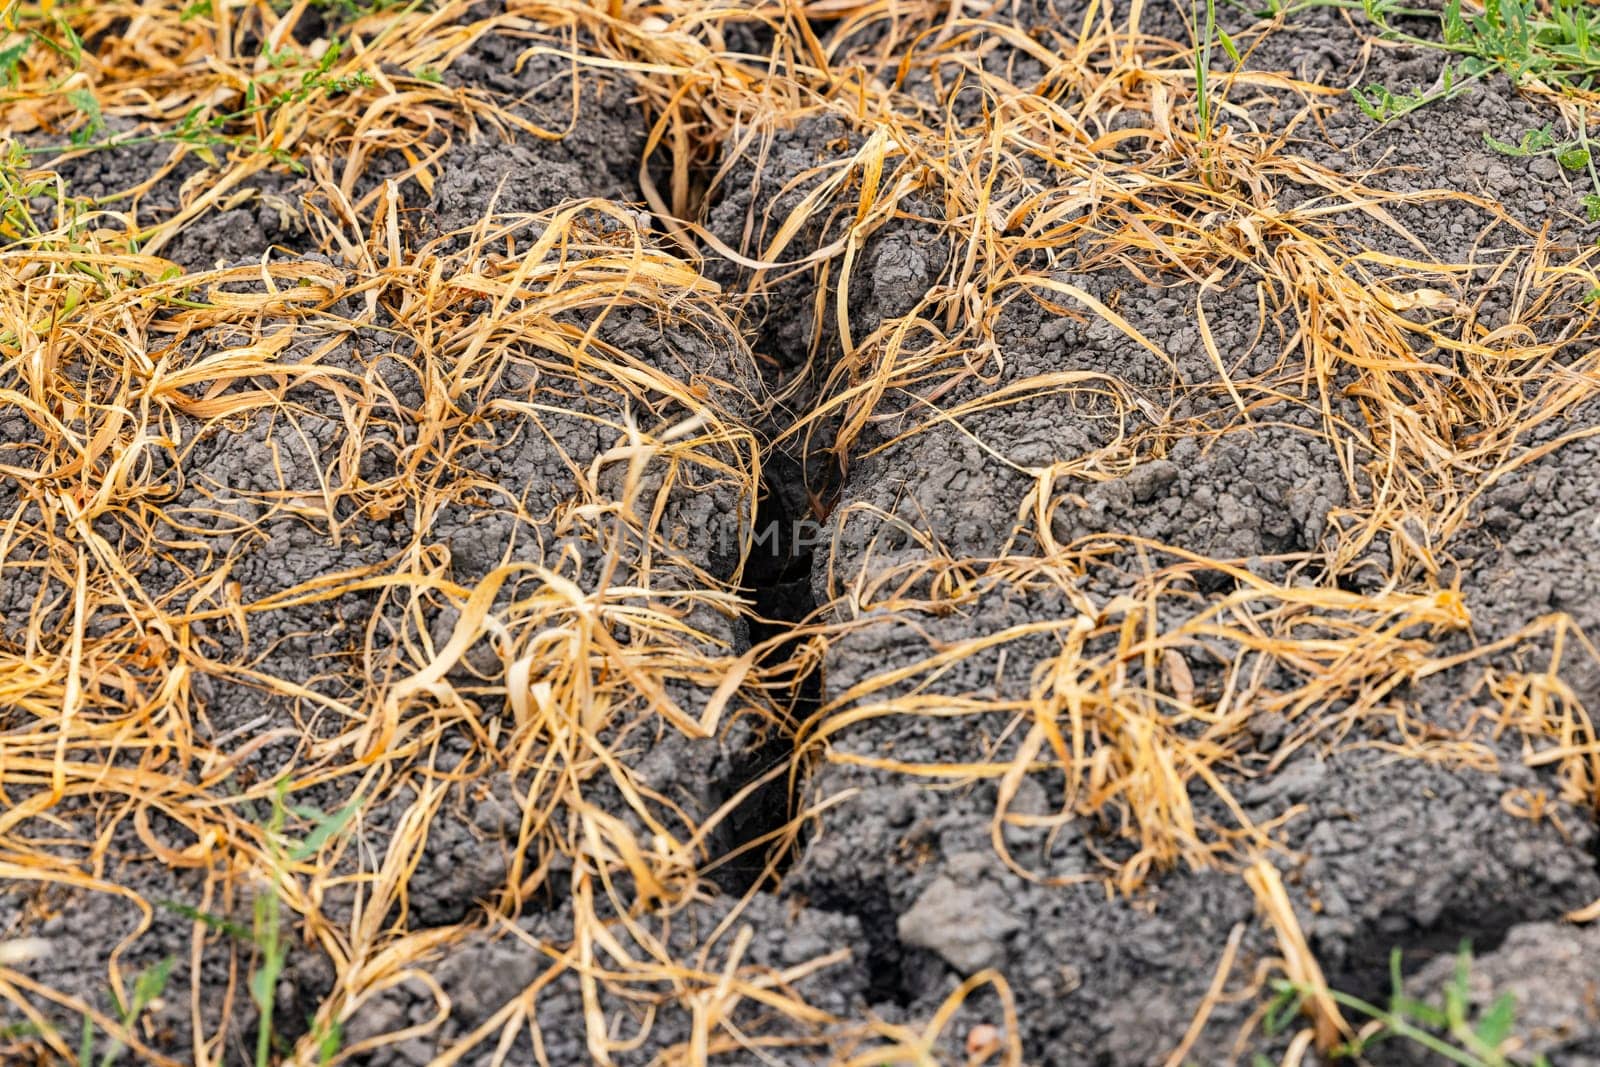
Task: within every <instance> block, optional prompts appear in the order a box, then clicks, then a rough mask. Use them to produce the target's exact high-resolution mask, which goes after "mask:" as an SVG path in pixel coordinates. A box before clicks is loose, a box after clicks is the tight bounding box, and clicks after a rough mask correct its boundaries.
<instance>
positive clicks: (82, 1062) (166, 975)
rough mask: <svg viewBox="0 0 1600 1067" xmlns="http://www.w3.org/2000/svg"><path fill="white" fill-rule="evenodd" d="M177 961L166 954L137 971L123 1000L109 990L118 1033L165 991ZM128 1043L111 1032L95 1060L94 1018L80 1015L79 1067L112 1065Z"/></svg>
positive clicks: (130, 1029)
mask: <svg viewBox="0 0 1600 1067" xmlns="http://www.w3.org/2000/svg"><path fill="white" fill-rule="evenodd" d="M176 962H177V961H176V960H175V959H174V958H173V957H171V956H167V957H166V958H164V959H162V960H161V961H160V962H158V963H153V964H151V965H150V966H149V967H146V968H145V969H144V970H142V971H140V972H139V974H138V975H137V976H136V977H135V978H134V980H133V994H132V995H131V996H130V997H129V998H128V1002H127V1003H126V1004H124V1003H123V1002H122V998H121V997H120V996H118V995H117V991H116V990H115V989H113V990H112V991H111V1002H112V1006H113V1008H114V1010H115V1012H116V1016H117V1022H118V1023H119V1024H121V1030H120V1032H121V1033H124V1034H131V1033H132V1032H133V1028H134V1027H135V1026H136V1025H138V1022H139V1019H140V1017H141V1016H143V1015H144V1013H145V1011H146V1010H147V1009H148V1008H149V1007H150V1005H152V1004H154V1003H155V1002H156V1001H157V1000H158V999H159V998H160V996H161V994H162V993H164V992H166V989H167V982H168V981H169V980H170V979H171V978H172V968H173V965H174V964H175V963H176ZM127 1048H128V1046H127V1044H126V1043H125V1042H124V1041H123V1040H122V1038H121V1037H118V1036H116V1035H112V1036H111V1038H110V1039H109V1040H108V1041H107V1043H106V1047H105V1051H103V1052H101V1053H100V1058H99V1060H98V1061H96V1060H95V1058H94V1020H92V1019H90V1018H89V1016H87V1015H85V1016H84V1017H83V1029H82V1031H81V1033H80V1034H79V1037H78V1064H79V1067H96V1064H97V1063H98V1067H112V1065H113V1064H115V1063H116V1062H117V1061H118V1060H120V1059H121V1058H122V1054H123V1053H124V1052H126V1051H127Z"/></svg>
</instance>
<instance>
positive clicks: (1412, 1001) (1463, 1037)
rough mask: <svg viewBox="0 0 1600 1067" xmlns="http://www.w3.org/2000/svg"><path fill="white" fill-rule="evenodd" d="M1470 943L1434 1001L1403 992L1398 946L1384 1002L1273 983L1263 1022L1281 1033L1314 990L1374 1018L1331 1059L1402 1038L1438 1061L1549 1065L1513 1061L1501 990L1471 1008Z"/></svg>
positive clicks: (1479, 1066) (1509, 1011)
mask: <svg viewBox="0 0 1600 1067" xmlns="http://www.w3.org/2000/svg"><path fill="white" fill-rule="evenodd" d="M1471 978H1472V947H1471V945H1470V944H1469V943H1467V942H1462V944H1461V948H1460V950H1459V951H1458V952H1457V954H1456V961H1455V971H1454V973H1453V974H1452V976H1451V979H1450V981H1449V983H1447V984H1446V986H1445V988H1444V991H1443V994H1442V999H1441V1001H1440V1002H1438V1003H1430V1002H1428V1001H1423V1000H1418V999H1416V998H1415V997H1412V996H1409V995H1407V993H1406V991H1405V979H1404V975H1403V974H1402V971H1401V957H1400V950H1399V949H1395V950H1394V952H1392V953H1391V954H1390V956H1389V982H1390V987H1391V992H1390V994H1389V1004H1388V1007H1386V1008H1385V1007H1379V1006H1378V1005H1376V1004H1372V1003H1370V1002H1368V1001H1365V1000H1362V999H1361V998H1360V997H1356V996H1352V995H1350V994H1349V993H1342V992H1339V991H1337V990H1313V989H1310V988H1307V987H1305V986H1302V985H1297V984H1296V983H1294V982H1289V981H1278V982H1276V983H1274V990H1275V993H1276V996H1275V997H1274V998H1273V1001H1272V1003H1271V1004H1270V1005H1269V1006H1268V1009H1267V1013H1266V1018H1265V1022H1264V1026H1265V1028H1266V1030H1267V1032H1268V1033H1269V1034H1272V1033H1282V1032H1283V1031H1284V1030H1286V1029H1287V1028H1288V1027H1289V1026H1290V1025H1291V1024H1292V1023H1293V1021H1294V1019H1295V1018H1296V1017H1297V1016H1298V1015H1299V1014H1300V1012H1301V1009H1302V1008H1303V1007H1304V1005H1305V1003H1306V1001H1307V1000H1308V999H1309V998H1311V997H1312V996H1314V995H1322V996H1326V997H1328V998H1330V999H1332V1000H1333V1002H1334V1003H1336V1004H1338V1005H1339V1006H1340V1007H1341V1008H1343V1009H1345V1010H1346V1011H1349V1012H1352V1013H1355V1014H1357V1015H1361V1016H1364V1017H1366V1018H1367V1019H1370V1020H1372V1021H1373V1022H1376V1023H1377V1024H1378V1026H1377V1027H1376V1029H1373V1030H1368V1031H1365V1032H1364V1034H1363V1036H1361V1037H1357V1038H1354V1039H1352V1040H1351V1041H1349V1042H1348V1043H1346V1044H1344V1045H1342V1046H1339V1047H1337V1048H1335V1049H1333V1050H1332V1052H1331V1055H1332V1057H1333V1058H1334V1059H1360V1058H1361V1057H1363V1056H1364V1055H1365V1054H1366V1053H1367V1051H1368V1050H1370V1049H1371V1048H1372V1047H1373V1046H1374V1045H1376V1044H1378V1043H1379V1042H1381V1041H1388V1040H1402V1041H1410V1042H1412V1043H1413V1044H1416V1045H1418V1046H1420V1047H1421V1048H1424V1049H1427V1050H1428V1051H1429V1052H1432V1053H1433V1054H1434V1055H1436V1056H1437V1057H1439V1059H1438V1062H1440V1063H1452V1064H1457V1065H1458V1067H1517V1065H1531V1067H1550V1063H1549V1061H1548V1060H1547V1059H1546V1058H1545V1057H1543V1056H1537V1057H1534V1058H1533V1059H1531V1060H1529V1059H1518V1060H1516V1061H1513V1060H1512V1059H1510V1058H1509V1055H1508V1053H1507V1052H1506V1051H1505V1048H1506V1046H1507V1044H1508V1043H1509V1042H1510V1040H1511V1038H1512V1036H1513V1034H1514V1031H1515V1029H1516V1019H1517V1005H1516V1000H1515V998H1513V997H1512V996H1511V995H1510V994H1509V993H1503V994H1501V995H1500V996H1499V997H1497V998H1495V1000H1494V1002H1493V1003H1492V1004H1490V1005H1489V1007H1488V1008H1487V1009H1486V1010H1484V1011H1483V1012H1481V1013H1479V1014H1478V1015H1477V1017H1476V1018H1474V1017H1473V1013H1472V995H1471Z"/></svg>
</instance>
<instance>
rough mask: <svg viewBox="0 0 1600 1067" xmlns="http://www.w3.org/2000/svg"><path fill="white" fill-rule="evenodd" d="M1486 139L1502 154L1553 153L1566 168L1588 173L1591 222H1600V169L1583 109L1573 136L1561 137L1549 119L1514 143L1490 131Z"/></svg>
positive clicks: (1586, 202)
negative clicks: (1595, 158)
mask: <svg viewBox="0 0 1600 1067" xmlns="http://www.w3.org/2000/svg"><path fill="white" fill-rule="evenodd" d="M1483 140H1484V143H1485V144H1487V145H1488V146H1489V147H1490V148H1492V149H1494V150H1495V151H1496V152H1499V153H1500V154H1501V155H1506V156H1513V157H1516V158H1519V159H1529V158H1534V157H1540V156H1549V157H1550V158H1552V159H1554V160H1555V161H1556V162H1557V163H1558V164H1560V165H1561V167H1562V168H1563V169H1565V170H1570V171H1581V172H1583V173H1585V174H1587V175H1588V178H1589V186H1590V192H1589V193H1587V194H1586V195H1585V196H1584V198H1583V205H1584V211H1585V213H1586V214H1587V215H1588V219H1589V221H1590V222H1600V170H1597V169H1596V167H1595V161H1594V153H1593V152H1592V151H1591V150H1590V147H1589V133H1588V116H1587V115H1586V114H1584V113H1583V112H1582V111H1580V112H1579V119H1578V135H1577V136H1576V137H1574V138H1572V139H1571V140H1566V141H1563V140H1559V139H1558V138H1557V137H1556V135H1555V132H1554V129H1553V127H1552V126H1551V125H1550V124H1548V123H1547V124H1545V125H1544V126H1542V127H1540V128H1539V129H1536V130H1527V131H1524V133H1523V134H1522V137H1521V139H1520V140H1518V141H1517V142H1516V143H1514V144H1513V143H1511V142H1508V141H1502V140H1499V139H1498V138H1496V137H1492V136H1490V135H1489V134H1487V133H1486V134H1484V135H1483Z"/></svg>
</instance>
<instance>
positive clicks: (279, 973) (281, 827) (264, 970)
mask: <svg viewBox="0 0 1600 1067" xmlns="http://www.w3.org/2000/svg"><path fill="white" fill-rule="evenodd" d="M288 795H289V780H288V779H287V778H280V779H279V780H278V781H277V782H276V783H275V784H274V786H273V792H272V806H271V808H270V809H269V811H268V813H267V816H266V819H265V822H264V824H263V826H262V831H263V835H262V836H263V838H264V840H265V841H266V845H267V857H268V871H267V879H266V884H265V886H264V887H263V889H262V891H261V892H258V893H257V894H256V895H255V897H254V899H253V900H252V901H251V910H250V925H249V926H248V927H246V926H244V925H243V924H241V923H237V922H234V921H233V920H231V919H228V918H225V917H223V916H220V915H214V914H212V913H210V912H205V911H201V910H200V909H198V908H195V907H192V906H190V905H188V904H184V903H182V902H180V901H175V900H165V901H162V902H161V907H163V908H165V909H166V910H168V911H171V912H173V913H174V914H177V915H181V916H183V917H184V918H186V919H189V920H191V921H194V922H200V923H203V924H205V925H206V926H207V927H209V928H210V929H212V930H214V931H216V932H217V933H220V934H225V935H227V936H228V937H231V938H233V939H235V940H236V941H239V942H241V943H244V944H248V945H250V946H252V947H253V949H254V950H255V960H254V962H253V964H252V966H251V969H250V976H249V982H248V988H249V991H250V999H251V1001H252V1003H254V1004H255V1006H256V1011H257V1013H258V1015H259V1021H258V1029H257V1031H256V1048H255V1064H256V1067H268V1065H269V1064H270V1063H271V1062H272V1056H273V1053H274V1051H275V1047H274V1046H275V1044H276V1035H275V1034H274V1028H273V1014H274V1012H275V1009H276V1001H277V989H278V980H279V979H280V978H281V977H283V968H284V965H285V963H286V962H287V960H288V954H289V946H288V942H287V940H286V939H285V937H284V930H283V926H282V922H283V920H282V913H283V905H282V896H283V894H282V885H283V882H284V879H286V878H288V877H289V866H290V864H294V863H301V862H304V861H305V860H308V859H311V858H312V857H314V856H315V855H316V854H317V853H319V852H321V851H322V849H323V847H324V846H326V845H327V844H328V843H329V842H330V841H332V840H334V839H335V838H336V837H338V836H339V835H340V834H342V833H343V832H344V830H345V828H346V827H347V826H349V824H350V820H351V819H352V818H354V817H355V814H356V812H357V811H359V810H360V809H361V803H362V798H361V797H360V796H356V797H354V798H352V799H351V800H350V801H349V802H348V803H347V804H345V805H344V806H343V807H342V808H340V809H339V810H338V811H335V812H331V813H329V812H323V811H321V810H319V809H316V808H309V807H297V806H293V805H290V804H289V803H288ZM291 815H292V816H294V817H296V818H298V819H302V820H305V822H306V823H307V826H308V829H307V832H306V834H305V836H304V837H302V838H300V839H299V840H298V841H296V840H293V839H292V838H291V837H290V836H289V835H288V834H287V833H285V827H286V826H287V825H288V822H289V817H290V816H291ZM314 1040H315V1042H316V1048H317V1062H318V1063H322V1064H325V1063H330V1062H332V1060H333V1058H334V1056H336V1055H337V1054H338V1052H339V1048H340V1045H341V1043H342V1041H343V1033H342V1032H341V1028H340V1027H339V1025H338V1023H337V1022H335V1023H333V1024H331V1025H329V1026H325V1027H320V1028H319V1029H318V1030H317V1031H316V1032H315V1038H314Z"/></svg>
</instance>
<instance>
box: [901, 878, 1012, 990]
mask: <svg viewBox="0 0 1600 1067" xmlns="http://www.w3.org/2000/svg"><path fill="white" fill-rule="evenodd" d="M994 863H995V860H994V857H993V856H990V855H984V854H982V853H976V852H968V853H964V854H961V855H957V856H952V857H951V859H950V865H949V873H948V874H941V875H939V877H937V878H935V879H934V880H933V881H932V882H930V883H928V888H926V889H924V890H923V891H922V894H921V895H920V896H918V897H917V899H916V900H915V901H914V902H913V903H912V905H911V908H910V909H909V910H908V911H907V912H906V913H905V914H904V915H901V916H900V918H899V920H898V922H897V923H896V930H897V932H898V933H899V935H900V941H901V942H902V943H903V944H906V945H911V946H913V947H915V948H923V949H927V950H928V951H930V952H934V953H937V954H938V955H939V956H940V957H941V958H942V959H943V960H944V961H945V962H946V963H948V964H950V966H952V967H954V968H955V969H956V970H958V971H960V972H961V973H962V974H964V975H970V974H974V973H976V972H978V971H981V970H983V969H984V968H985V967H998V966H999V965H1000V964H1002V963H1003V962H1005V957H1006V938H1008V937H1010V936H1011V935H1012V934H1014V933H1016V932H1017V931H1018V930H1020V929H1021V928H1022V922H1021V920H1019V919H1018V918H1017V917H1016V916H1015V915H1013V914H1012V913H1011V912H1010V911H1009V910H1008V902H1007V900H1006V894H1005V891H1004V890H1003V889H1001V888H1000V886H998V885H996V884H995V883H994V882H992V881H989V880H987V879H986V878H984V877H983V872H984V871H986V870H988V869H990V868H992V867H993V866H994Z"/></svg>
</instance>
